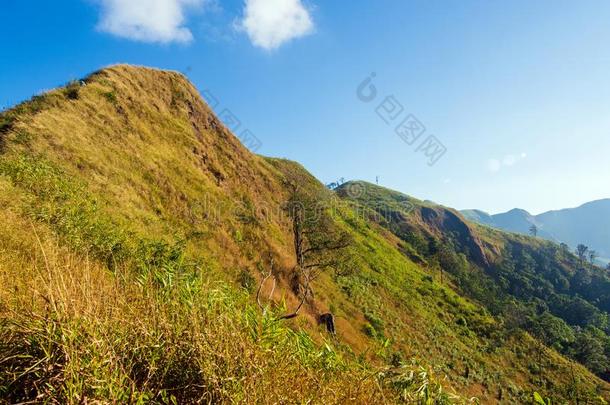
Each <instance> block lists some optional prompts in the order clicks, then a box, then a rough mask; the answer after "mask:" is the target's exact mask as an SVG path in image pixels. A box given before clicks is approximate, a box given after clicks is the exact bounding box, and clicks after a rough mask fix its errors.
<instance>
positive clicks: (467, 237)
mask: <svg viewBox="0 0 610 405" xmlns="http://www.w3.org/2000/svg"><path fill="white" fill-rule="evenodd" d="M353 189H361V190H366V192H363V193H360V194H359V195H357V196H354V194H353V193H352V192H350V191H351V190H353ZM337 192H338V194H339V195H341V196H342V197H344V198H346V199H348V200H351V201H356V202H357V203H358V204H361V205H364V206H368V207H373V209H375V210H376V212H377V213H384V215H383V216H379V217H378V218H377V219H378V222H379V223H380V224H381V225H382V226H383V227H384V228H386V229H388V230H390V231H391V232H392V233H394V234H395V235H397V236H398V237H400V238H401V239H402V240H403V241H406V242H408V243H409V244H410V245H411V246H413V247H414V248H415V252H411V254H412V255H416V256H417V257H418V259H419V260H420V261H421V262H422V263H424V264H425V265H426V266H428V267H431V268H435V269H437V271H438V272H439V275H440V276H441V277H442V276H443V275H445V280H446V282H447V283H449V284H451V285H454V286H455V288H456V290H457V291H460V292H461V293H463V294H464V295H466V296H469V297H470V298H472V299H475V300H476V301H477V302H479V303H481V304H483V305H484V306H485V307H486V308H487V309H488V310H489V311H490V313H491V314H493V315H494V316H496V318H497V319H499V320H500V321H501V323H502V327H503V328H504V329H505V332H506V333H509V332H510V331H511V330H513V331H527V332H529V333H530V334H531V335H533V336H534V337H535V338H537V339H538V340H539V341H541V342H542V343H544V344H545V345H546V346H548V347H552V348H553V349H555V350H557V351H558V352H560V353H562V354H564V355H566V356H569V357H571V358H573V359H575V360H578V361H579V362H580V363H582V364H583V365H585V366H587V367H588V368H589V369H590V370H591V371H593V372H595V373H596V374H598V375H599V376H600V377H602V378H605V379H607V378H608V375H609V373H608V370H609V369H610V362H609V359H610V357H609V356H610V328H609V325H608V314H609V312H610V305H609V303H610V277H608V275H607V273H606V271H605V270H603V269H600V268H598V267H596V266H594V265H592V264H591V263H589V262H588V260H587V259H584V260H581V259H579V258H578V257H576V256H575V255H573V254H572V253H570V252H569V251H568V250H567V248H566V247H565V246H559V245H556V244H554V243H551V242H547V241H545V240H543V239H541V238H531V237H527V236H522V235H517V234H511V233H505V232H501V231H498V230H495V229H491V228H487V227H484V226H480V225H477V224H474V223H468V222H467V221H465V220H464V219H463V218H462V217H461V216H460V214H458V213H457V212H455V211H454V210H451V209H448V208H445V207H441V206H433V205H430V204H424V203H421V202H418V201H417V200H414V199H411V198H409V197H407V196H404V195H402V194H400V193H397V192H395V191H392V190H387V189H384V188H382V187H378V186H375V185H372V184H368V183H363V182H351V183H347V184H344V185H343V186H341V187H340V188H339V189H338V190H337ZM395 201H403V203H402V206H398V205H396V204H394V205H392V204H393V202H395ZM380 207H384V209H385V211H383V210H382V209H380ZM405 207H406V208H407V209H406V210H405ZM388 210H389V215H388ZM439 224H442V225H441V228H440V229H442V232H438V230H439Z"/></svg>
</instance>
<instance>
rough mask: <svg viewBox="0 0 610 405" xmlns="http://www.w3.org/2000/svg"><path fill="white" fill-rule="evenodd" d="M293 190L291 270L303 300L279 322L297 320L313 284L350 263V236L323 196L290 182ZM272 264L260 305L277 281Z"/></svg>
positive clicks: (288, 206)
mask: <svg viewBox="0 0 610 405" xmlns="http://www.w3.org/2000/svg"><path fill="white" fill-rule="evenodd" d="M286 184H287V187H288V189H289V190H290V198H289V199H288V201H287V203H286V206H285V209H286V212H287V214H288V217H289V218H290V222H291V225H292V239H293V249H294V256H295V259H296V265H295V267H294V269H293V270H292V280H291V281H292V288H293V292H294V293H295V294H296V295H297V296H300V301H299V304H298V305H297V307H296V309H295V310H294V311H292V312H290V313H288V314H285V315H282V316H280V317H279V318H277V319H291V318H295V317H296V316H297V315H298V314H299V311H300V310H301V308H302V307H303V305H304V303H305V302H306V301H307V299H308V298H311V299H313V297H314V292H313V288H312V282H313V281H314V280H315V279H316V278H317V277H318V276H319V275H320V273H321V272H322V271H324V270H326V269H329V268H334V269H338V268H340V267H341V266H343V265H345V264H346V263H347V262H348V259H349V256H348V251H347V250H348V249H347V248H348V247H349V246H350V245H351V243H352V238H351V236H350V235H349V234H348V233H347V232H345V231H343V230H342V229H341V228H340V227H339V226H337V224H336V223H335V222H334V220H333V218H332V217H331V216H330V215H329V214H328V213H327V212H326V210H327V208H328V206H327V205H326V204H325V203H324V202H325V201H324V195H323V194H321V193H319V192H316V191H317V190H309V191H306V190H302V189H301V188H300V186H299V185H298V184H297V183H296V182H287V183H286ZM273 273H274V269H273V263H272V267H271V270H270V271H269V273H268V274H267V275H266V276H265V277H264V278H263V280H262V282H261V285H260V286H259V290H258V292H257V302H258V303H259V306H260V307H261V310H263V312H266V308H264V307H263V306H262V304H260V291H261V289H262V285H263V283H265V282H266V281H267V279H268V278H270V277H274V285H275V274H273Z"/></svg>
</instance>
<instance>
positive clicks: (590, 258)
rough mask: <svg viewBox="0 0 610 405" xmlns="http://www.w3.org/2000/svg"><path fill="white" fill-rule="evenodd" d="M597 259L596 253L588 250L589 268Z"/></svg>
mask: <svg viewBox="0 0 610 405" xmlns="http://www.w3.org/2000/svg"><path fill="white" fill-rule="evenodd" d="M597 257H598V256H597V252H596V251H595V250H589V261H590V262H591V266H593V263H595V259H597Z"/></svg>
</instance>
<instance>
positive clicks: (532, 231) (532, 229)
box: [530, 224, 538, 238]
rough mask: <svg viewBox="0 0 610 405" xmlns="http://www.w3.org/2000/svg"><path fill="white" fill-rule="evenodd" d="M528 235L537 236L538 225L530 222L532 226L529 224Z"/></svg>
mask: <svg viewBox="0 0 610 405" xmlns="http://www.w3.org/2000/svg"><path fill="white" fill-rule="evenodd" d="M530 235H532V236H533V237H534V238H535V237H536V236H538V227H537V226H536V224H532V226H530Z"/></svg>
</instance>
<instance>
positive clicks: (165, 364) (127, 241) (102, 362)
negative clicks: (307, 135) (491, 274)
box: [0, 65, 608, 403]
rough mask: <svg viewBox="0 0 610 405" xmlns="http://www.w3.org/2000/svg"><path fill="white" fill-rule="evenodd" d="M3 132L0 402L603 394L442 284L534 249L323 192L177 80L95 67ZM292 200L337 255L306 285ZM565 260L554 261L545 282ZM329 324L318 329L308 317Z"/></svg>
mask: <svg viewBox="0 0 610 405" xmlns="http://www.w3.org/2000/svg"><path fill="white" fill-rule="evenodd" d="M0 118H1V120H0V134H1V135H2V140H3V148H2V150H1V151H0V190H2V193H0V219H1V220H0V230H2V232H0V281H1V282H0V285H2V286H3V287H2V288H0V347H1V348H2V349H3V350H0V395H2V396H3V397H5V398H8V400H9V402H25V401H28V400H29V401H33V400H39V399H40V398H44V399H46V400H49V401H53V400H54V401H56V402H67V403H80V402H83V401H96V400H97V401H104V400H105V401H115V402H119V403H120V402H136V401H141V402H146V401H151V402H155V403H169V402H180V403H191V402H197V401H200V402H220V403H223V402H232V401H244V402H254V403H268V402H271V403H273V402H285V403H294V402H307V401H311V402H324V403H344V402H345V401H346V398H347V399H349V401H350V402H353V403H371V402H372V401H379V398H384V399H383V402H387V403H401V402H409V401H411V402H416V403H417V402H421V401H423V400H424V397H422V395H425V399H426V400H431V398H433V400H437V401H439V402H440V403H468V402H471V401H469V400H468V398H471V397H473V396H475V397H477V398H479V399H480V400H481V401H484V402H486V403H498V402H502V401H512V402H520V403H525V402H528V401H530V400H531V399H532V397H533V393H534V391H536V392H540V393H541V394H543V395H544V396H548V397H550V398H554V399H557V400H559V401H561V400H563V401H570V400H573V399H574V398H580V399H583V398H589V399H591V400H594V399H595V398H599V397H600V396H603V395H605V390H607V388H608V383H606V382H605V381H603V380H602V379H600V378H599V377H598V376H596V375H594V374H593V373H591V372H590V371H589V370H587V369H586V368H585V367H584V366H583V365H581V364H579V363H576V362H573V361H571V360H570V359H569V358H568V357H565V356H564V355H562V354H560V353H559V351H558V350H559V349H560V347H553V345H552V344H551V343H555V341H550V343H549V344H548V347H547V346H545V345H544V344H542V343H540V340H539V339H541V337H540V336H537V335H536V334H535V331H534V330H533V329H531V330H530V329H528V330H526V329H524V328H521V327H520V326H519V327H517V326H515V328H514V329H512V328H509V327H508V326H507V325H508V324H509V323H510V322H509V319H508V317H507V316H506V315H505V314H502V313H499V312H495V311H492V309H493V308H492V307H491V306H487V305H486V304H484V303H482V300H481V299H480V297H477V296H476V295H474V294H473V295H472V296H471V295H468V294H466V293H464V291H466V289H465V288H464V286H463V285H462V284H464V283H465V282H466V281H467V280H466V281H464V280H462V279H460V278H459V277H458V275H457V273H455V274H454V273H452V272H451V271H450V270H452V269H453V268H454V266H455V270H457V269H458V268H459V269H464V270H465V272H466V273H465V274H472V275H473V277H474V276H476V277H486V275H485V274H486V273H484V272H483V269H485V270H490V269H495V267H492V266H495V265H496V264H497V263H498V262H501V261H502V260H503V259H505V258H506V256H505V247H506V246H508V245H510V247H511V248H514V250H515V252H514V255H515V256H516V255H520V253H521V252H520V250H523V251H525V254H524V255H523V257H524V258H527V256H528V255H529V254H530V253H535V252H536V251H537V249H539V248H545V249H546V248H549V246H550V245H547V244H545V243H543V242H542V241H538V240H532V239H531V238H520V237H517V236H507V235H505V234H504V233H501V232H500V231H490V230H487V229H483V228H482V227H479V226H478V225H476V224H472V223H468V222H466V221H464V219H463V217H462V216H461V214H459V213H458V212H457V211H455V210H453V209H449V208H445V207H442V206H438V205H435V204H430V203H426V202H421V201H419V200H416V199H413V198H411V197H408V196H405V195H403V194H401V193H398V192H395V191H392V190H387V189H383V188H381V187H375V186H373V185H371V184H362V185H363V187H362V188H359V187H353V188H350V184H358V183H348V184H346V185H344V186H342V187H340V188H339V189H338V190H336V192H333V191H330V190H327V189H326V188H325V187H324V186H323V185H322V184H321V183H320V182H319V181H318V180H317V179H315V177H313V176H312V175H311V174H310V173H309V172H307V171H306V170H305V168H303V167H302V166H301V165H299V164H298V163H295V162H291V161H288V160H285V159H276V158H266V157H262V156H259V155H255V154H253V153H251V152H250V151H248V150H247V149H246V148H245V147H244V146H243V145H242V144H241V143H240V142H239V140H238V139H237V138H236V137H235V136H234V135H233V134H231V132H230V131H229V130H228V129H227V128H226V127H225V126H224V125H223V124H222V123H221V122H220V120H219V119H218V117H216V116H215V115H214V113H213V112H212V111H211V109H210V108H209V106H207V105H206V104H205V102H204V101H203V100H202V99H201V97H200V95H199V92H198V91H197V89H196V88H195V87H194V86H193V85H192V84H191V83H190V82H189V81H188V80H187V79H186V77H184V76H183V75H181V74H179V73H176V72H166V71H161V70H157V69H150V68H142V67H132V66H127V65H117V66H112V67H109V68H105V69H103V70H101V71H98V72H95V73H93V74H92V75H90V76H88V77H87V78H85V79H84V80H83V81H82V82H80V81H79V82H73V83H69V84H68V85H67V86H65V87H62V88H59V89H56V90H53V91H51V92H49V93H46V94H44V95H41V96H37V97H35V98H34V99H32V100H30V101H29V102H26V103H23V104H21V105H19V106H16V107H14V108H12V109H10V110H8V111H6V112H4V113H2V114H1V116H0ZM295 190H298V192H299V193H302V194H303V195H304V196H305V198H306V199H309V200H311V201H313V202H315V203H316V204H319V205H316V208H319V209H316V210H315V212H316V213H319V214H320V217H316V220H317V221H320V222H316V224H317V225H319V226H322V225H324V226H325V228H324V229H327V230H330V231H331V232H336V233H337V234H339V233H344V234H347V235H348V236H349V238H350V245H349V247H348V249H349V250H348V252H349V255H348V258H349V260H346V262H345V263H342V265H341V266H334V267H333V266H331V267H330V268H329V269H327V270H326V271H320V273H319V276H318V277H317V278H316V279H315V280H314V281H313V282H312V283H311V286H310V285H309V283H303V282H302V280H300V279H299V274H298V272H295V268H296V266H297V263H298V260H297V257H296V255H295V253H294V250H295V247H294V239H295V238H294V227H295V221H294V219H291V217H290V215H289V213H288V214H287V213H286V202H287V201H290V199H291V198H293V197H294V195H295ZM358 190H360V191H358ZM303 201H305V199H304V200H303ZM318 236H319V235H318ZM322 236H324V235H322ZM519 258H521V256H519ZM553 260H554V259H553ZM572 260H573V258H571V257H569V258H562V259H561V260H559V259H557V260H554V261H553V262H552V263H553V264H554V265H556V266H557V268H554V270H557V277H558V278H559V277H564V278H566V277H568V276H569V277H572V272H575V271H576V269H575V267H574V263H573V262H572ZM540 262H542V261H540ZM519 263H521V262H519ZM535 263H536V264H538V262H535ZM460 266H461V267H460ZM532 266H533V265H532ZM439 270H440V272H439ZM527 270H528V271H531V272H533V273H534V275H536V274H538V273H537V270H538V269H537V268H534V267H528V268H527ZM510 274H514V272H513V273H510V272H509V275H510ZM592 275H593V276H595V275H596V274H592ZM265 280H268V281H269V282H268V283H264V281H265ZM271 280H273V281H274V282H273V283H271V282H270V281H271ZM562 280H563V279H559V281H562ZM570 280H571V278H570ZM507 282H512V280H508V281H507ZM547 282H548V281H547V280H546V279H540V280H538V279H536V283H537V284H536V286H538V285H539V284H540V285H546V284H544V283H547ZM309 287H311V289H310V290H309V291H308V289H309ZM518 287H519V288H520V289H521V290H524V291H527V292H529V291H530V289H531V288H532V286H531V285H530V284H528V283H523V285H519V286H518ZM521 290H519V291H521ZM314 291H315V293H314ZM536 291H537V290H536ZM263 296H264V299H262V298H263ZM558 297H559V295H558ZM602 298H604V297H602V296H599V295H597V296H595V297H591V298H590V300H591V301H593V300H594V299H600V302H603V303H605V301H603V300H601V299H602ZM566 299H567V298H566ZM299 302H303V303H304V304H303V307H302V308H303V309H302V311H301V312H299V314H298V316H295V317H292V318H290V319H288V320H286V322H278V319H277V318H279V317H281V316H282V314H286V313H289V312H290V311H291V310H293V309H294V308H297V307H298V306H299ZM568 303H569V304H572V303H573V302H572V301H568ZM561 305H563V304H562V302H560V303H558V304H557V306H558V307H559V308H563V307H562V306H561ZM566 305H567V304H566ZM599 305H601V304H599ZM582 306H583V307H584V308H585V309H587V310H589V313H591V314H592V315H591V316H592V320H591V322H592V323H594V322H598V321H599V319H597V318H598V315H599V313H598V311H597V309H595V308H591V304H589V303H588V301H587V302H586V304H582ZM533 307H535V306H532V308H533ZM490 308H492V309H490ZM596 311H597V312H596ZM329 313H330V314H333V316H334V319H335V323H336V335H333V336H331V335H329V333H328V331H327V329H325V328H323V327H322V326H321V325H320V324H319V317H320V315H323V314H329ZM539 315H540V314H537V313H528V315H527V316H528V317H530V316H531V317H535V319H534V320H536V321H538V318H539ZM545 316H546V317H545V318H544V319H545V320H547V321H549V320H550V322H555V323H557V324H559V325H561V326H563V324H561V323H559V320H558V318H554V317H552V316H550V315H548V316H547V315H545ZM562 322H563V321H562ZM596 324H597V323H596ZM536 325H537V323H536ZM592 333H593V332H592ZM595 333H597V332H596V331H595ZM534 336H536V337H534ZM591 336H592V335H591ZM585 337H589V335H587V336H585ZM534 358H535V359H536V360H532V359H534ZM580 360H581V359H579V361H580ZM583 364H584V362H583ZM589 366H590V365H589ZM595 371H596V372H598V370H597V369H595ZM598 374H599V373H598ZM353 381H359V382H360V384H353ZM422 387H423V388H422Z"/></svg>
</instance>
